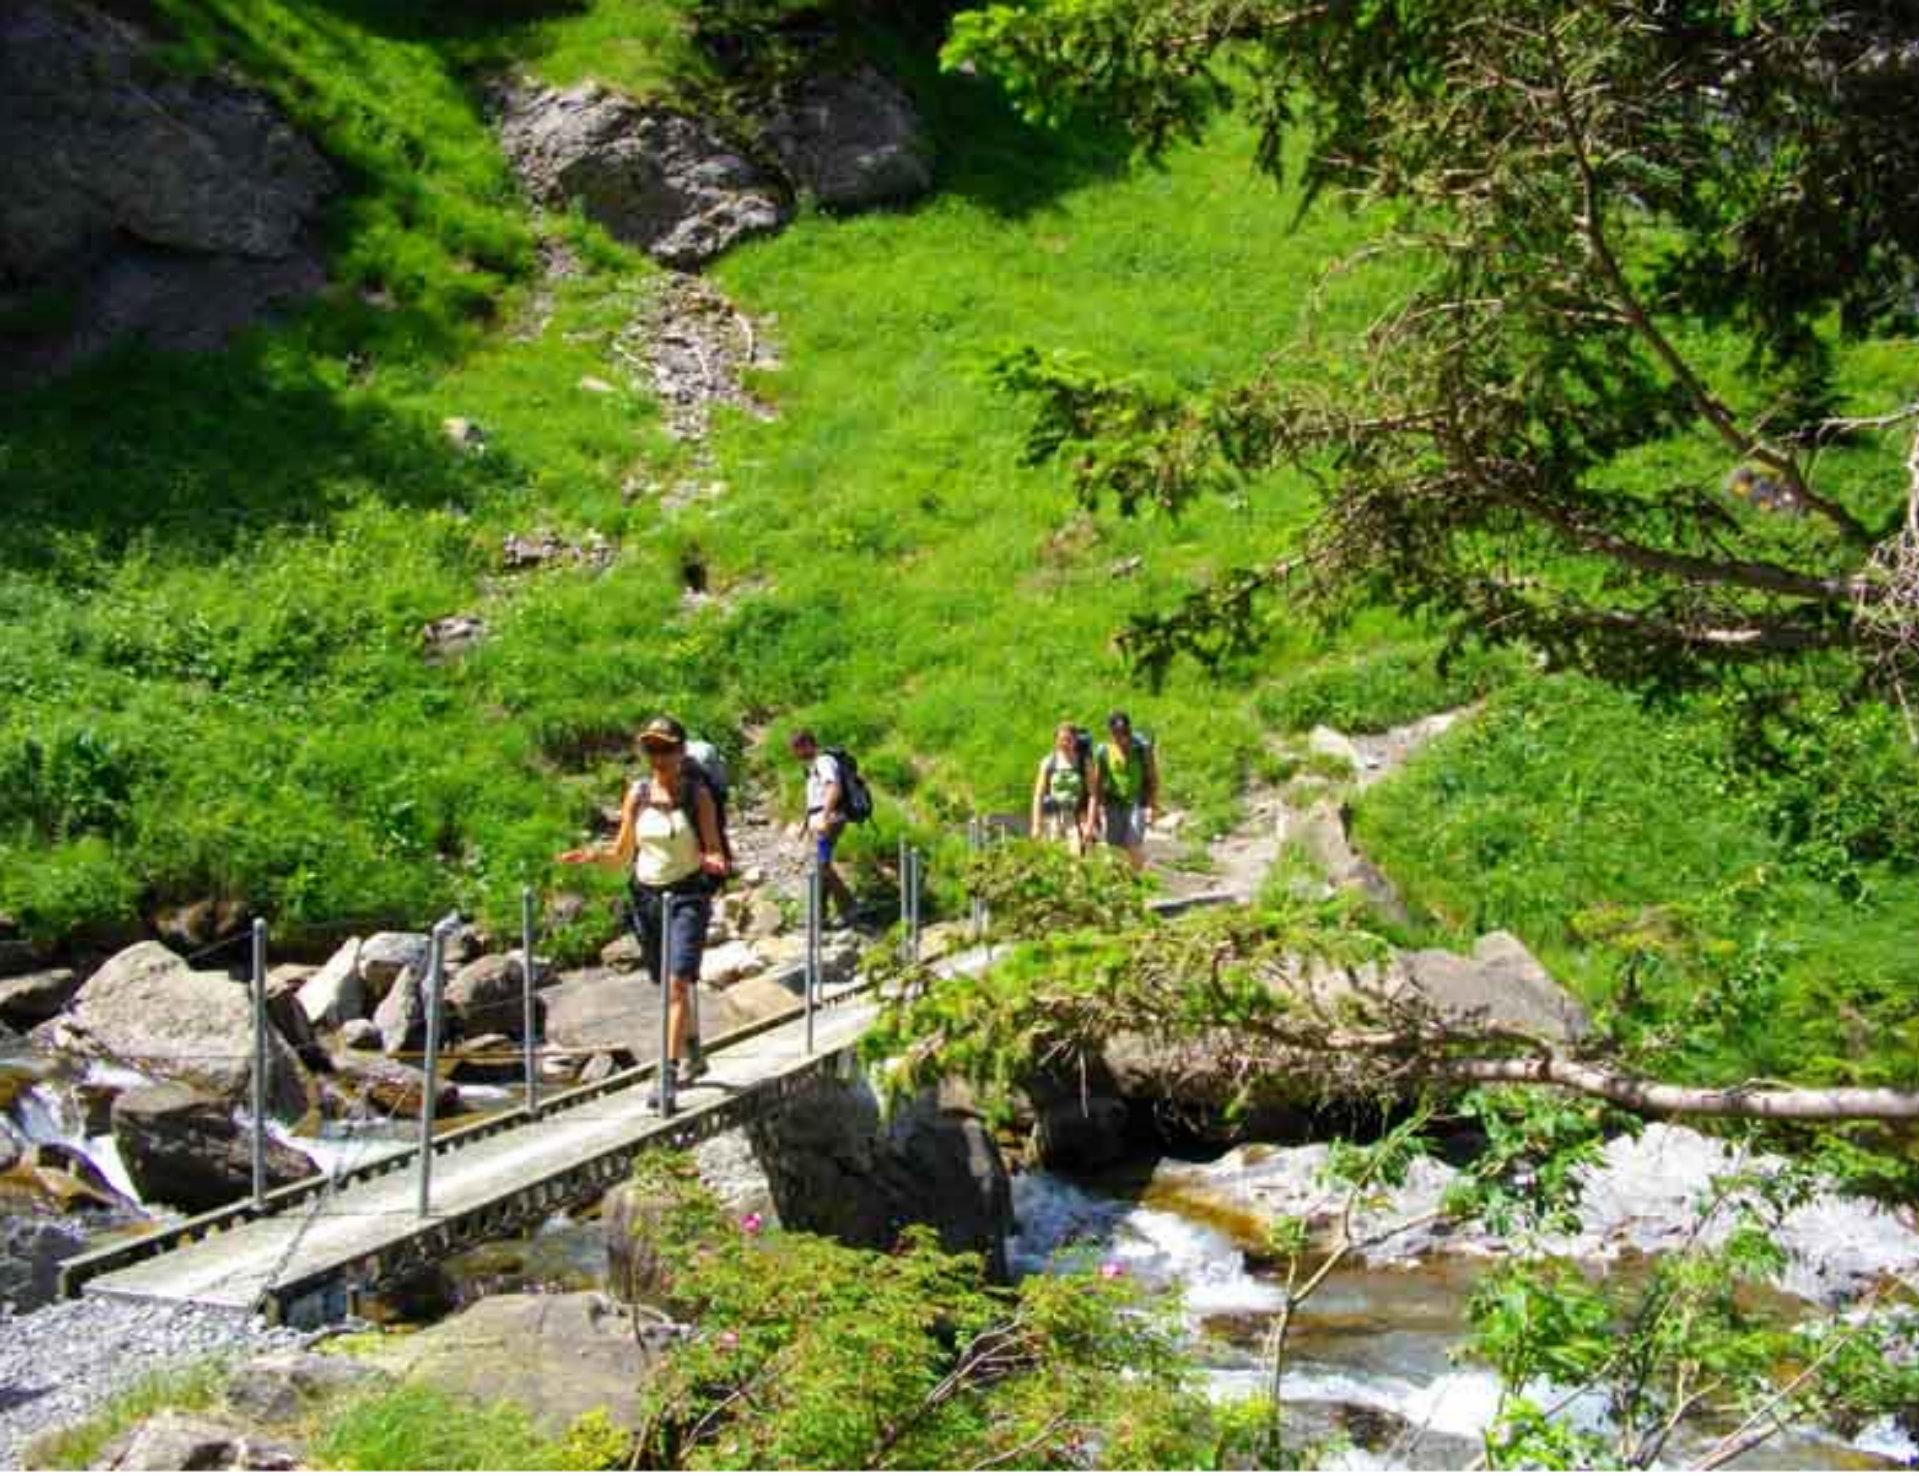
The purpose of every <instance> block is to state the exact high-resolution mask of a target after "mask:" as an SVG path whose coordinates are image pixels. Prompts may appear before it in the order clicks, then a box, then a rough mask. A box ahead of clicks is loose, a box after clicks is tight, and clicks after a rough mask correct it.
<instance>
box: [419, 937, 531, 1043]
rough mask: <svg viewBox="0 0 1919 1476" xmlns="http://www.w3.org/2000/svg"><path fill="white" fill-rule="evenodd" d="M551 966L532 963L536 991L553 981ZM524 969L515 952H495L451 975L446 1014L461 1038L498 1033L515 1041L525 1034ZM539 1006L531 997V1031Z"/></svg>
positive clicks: (447, 991) (447, 988)
mask: <svg viewBox="0 0 1919 1476" xmlns="http://www.w3.org/2000/svg"><path fill="white" fill-rule="evenodd" d="M554 977H555V975H554V971H553V965H552V963H551V962H550V961H549V960H547V959H543V958H539V957H535V958H534V960H533V987H534V989H536V990H538V989H540V988H542V987H544V986H545V985H547V984H548V983H550V982H552V980H553V979H554ZM524 979H525V970H524V969H522V968H521V966H520V955H519V954H517V953H496V954H492V955H490V956H489V957H486V958H481V959H475V960H474V961H473V962H472V963H470V964H467V965H466V966H465V967H464V968H462V969H461V970H460V971H459V972H458V973H457V974H455V975H454V976H453V979H452V982H451V983H449V984H448V985H447V986H446V1009H447V1015H448V1018H449V1019H450V1020H452V1021H453V1022H454V1023H455V1024H456V1025H457V1026H458V1028H459V1033H460V1034H462V1035H486V1034H499V1035H510V1036H512V1037H513V1039H515V1040H518V1039H520V1038H521V1036H522V1035H524V1034H525V1024H526V999H525V985H524V983H523V980H524ZM541 1008H542V1005H541V1001H540V997H539V995H537V994H535V995H534V998H533V1024H534V1029H536V1030H537V1029H538V1028H539V1021H540V1011H541Z"/></svg>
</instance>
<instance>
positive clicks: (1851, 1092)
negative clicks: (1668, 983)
mask: <svg viewBox="0 0 1919 1476" xmlns="http://www.w3.org/2000/svg"><path fill="white" fill-rule="evenodd" d="M1439 1068H1440V1074H1442V1075H1445V1076H1450V1077H1453V1078H1456V1079H1458V1080H1462V1081H1484V1082H1498V1081H1504V1082H1519V1083H1527V1084H1531V1085H1535V1086H1554V1087H1563V1088H1565V1089H1566V1090H1567V1091H1574V1092H1579V1093H1582V1094H1583V1095H1586V1096H1589V1097H1602V1098H1604V1099H1605V1100H1606V1101H1608V1102H1611V1103H1613V1104H1614V1105H1615V1106H1619V1107H1626V1108H1630V1109H1631V1110H1633V1111H1635V1112H1649V1113H1657V1114H1661V1115H1671V1116H1679V1117H1753V1118H1762V1117H1763V1118H1777V1119H1781V1120H1785V1121H1791V1122H1843V1121H1848V1120H1854V1119H1857V1120H1860V1121H1876V1122H1903V1121H1909V1120H1912V1119H1914V1118H1919V1092H1902V1091H1895V1090H1893V1089H1892V1088H1890V1087H1757V1086H1736V1087H1688V1086H1677V1085H1675V1084H1674V1083H1672V1082H1665V1081H1651V1080H1648V1079H1647V1078H1645V1077H1642V1076H1631V1075H1628V1074H1627V1073H1625V1072H1623V1071H1614V1070H1610V1069H1608V1068H1607V1067H1604V1066H1593V1065H1589V1064H1587V1063H1585V1062H1582V1061H1562V1060H1559V1059H1557V1058H1555V1057H1551V1056H1543V1057H1533V1058H1515V1059H1506V1060H1498V1059H1493V1060H1488V1059H1473V1058H1467V1059H1463V1060H1449V1061H1445V1062H1443V1063H1439Z"/></svg>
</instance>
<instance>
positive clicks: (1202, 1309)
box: [1010, 1127, 1919, 1469]
mask: <svg viewBox="0 0 1919 1476" xmlns="http://www.w3.org/2000/svg"><path fill="white" fill-rule="evenodd" d="M1726 1152H1727V1150H1726V1149H1725V1148H1724V1146H1723V1145H1722V1144H1720V1143H1719V1142H1717V1141H1716V1140H1713V1139H1709V1138H1705V1137H1703V1136H1702V1135H1700V1134H1697V1133H1693V1132H1691V1131H1690V1130H1688V1129H1683V1128H1670V1127H1655V1128H1650V1129H1648V1130H1647V1132H1646V1133H1645V1134H1643V1135H1642V1136H1641V1137H1640V1138H1639V1139H1637V1140H1627V1139H1622V1140H1620V1141H1619V1142H1618V1143H1616V1144H1615V1145H1613V1146H1612V1147H1611V1148H1610V1149H1609V1151H1608V1153H1607V1155H1606V1158H1605V1160H1604V1162H1603V1163H1602V1165H1601V1166H1600V1167H1599V1168H1598V1170H1597V1171H1596V1172H1595V1173H1594V1174H1593V1175H1592V1176H1591V1179H1590V1181H1589V1186H1588V1191H1587V1195H1586V1199H1585V1201H1584V1207H1583V1217H1584V1228H1583V1229H1582V1231H1581V1232H1580V1233H1579V1234H1578V1235H1576V1236H1570V1237H1567V1238H1565V1239H1564V1240H1563V1241H1562V1242H1561V1243H1560V1244H1559V1245H1557V1246H1556V1247H1555V1249H1557V1250H1559V1251H1560V1252H1561V1253H1563V1254H1567V1255H1572V1256H1575V1257H1577V1258H1579V1259H1580V1260H1582V1261H1584V1262H1586V1263H1588V1264H1590V1265H1592V1266H1593V1267H1594V1270H1595V1274H1597V1275H1609V1276H1622V1277H1628V1278H1630V1277H1633V1276H1636V1275H1643V1274H1644V1268H1645V1265H1646V1263H1647V1260H1648V1258H1649V1257H1653V1256H1656V1255H1658V1254H1659V1253H1661V1252H1662V1251H1664V1250H1668V1249H1671V1248H1673V1246H1674V1245H1675V1244H1677V1243H1678V1241H1679V1240H1680V1239H1681V1238H1682V1237H1683V1236H1684V1235H1685V1234H1686V1232H1687V1230H1688V1228H1689V1226H1690V1221H1691V1206H1692V1204H1693V1201H1694V1199H1695V1198H1696V1196H1697V1195H1698V1194H1699V1192H1700V1191H1701V1189H1702V1188H1703V1187H1704V1186H1705V1184H1706V1183H1707V1182H1708V1180H1709V1178H1710V1176H1711V1175H1712V1174H1713V1173H1719V1172H1724V1171H1725V1169H1726V1168H1727V1167H1729V1166H1730V1165H1729V1163H1728V1161H1727V1159H1726V1156H1725V1155H1726ZM1325 1159H1326V1150H1325V1148H1324V1147H1323V1146H1322V1145H1307V1146H1304V1147H1294V1148H1269V1147H1264V1146H1249V1147H1245V1148H1240V1149H1236V1150H1234V1151H1233V1152H1232V1153H1229V1154H1227V1155H1225V1156H1223V1157H1222V1158H1219V1159H1216V1160H1214V1161H1212V1162H1210V1163H1185V1162H1180V1161H1177V1160H1172V1159H1167V1160H1162V1161H1160V1162H1159V1163H1158V1164H1157V1165H1155V1166H1153V1168H1152V1171H1151V1173H1150V1176H1148V1177H1144V1178H1143V1179H1142V1175H1141V1174H1140V1173H1139V1172H1137V1171H1134V1172H1131V1173H1128V1174H1123V1175H1119V1176H1116V1177H1113V1178H1109V1179H1105V1180H1102V1181H1101V1182H1100V1183H1098V1184H1085V1183H1073V1182H1069V1181H1067V1180H1064V1179H1061V1178H1058V1177H1055V1176H1053V1175H1049V1174H1044V1173H1034V1174H1026V1175H1022V1176H1021V1177H1019V1178H1017V1179H1016V1180H1015V1181H1014V1214H1015V1219H1016V1222H1017V1233H1016V1235H1015V1238H1014V1240H1013V1242H1012V1244H1011V1246H1010V1251H1011V1255H1012V1260H1013V1264H1014V1267H1015V1269H1016V1270H1017V1271H1019V1272H1022V1273H1025V1274H1035V1273H1044V1272H1046V1271H1049V1270H1053V1269H1059V1268H1066V1267H1075V1268H1083V1267H1089V1266H1094V1265H1098V1266H1103V1267H1105V1268H1106V1269H1107V1272H1108V1274H1114V1273H1119V1274H1125V1275H1128V1276H1132V1277H1136V1278H1137V1279H1138V1280H1139V1281H1140V1282H1141V1283H1142V1284H1143V1285H1144V1286H1146V1287H1149V1288H1152V1289H1154V1290H1163V1291H1168V1292H1173V1293H1176V1294H1177V1295H1178V1298H1179V1305H1180V1306H1181V1308H1182V1310H1183V1315H1184V1318H1185V1320H1186V1323H1187V1325H1188V1327H1189V1329H1190V1333H1191V1336H1192V1338H1193V1347H1194V1351H1195V1353H1196V1354H1197V1356H1198V1357H1199V1359H1200V1361H1201V1362H1202V1364H1203V1365H1204V1366H1205V1368H1206V1369H1207V1370H1208V1377H1209V1379H1210V1382H1211V1385H1212V1387H1213V1389H1214V1390H1215V1392H1216V1393H1217V1394H1218V1395H1219V1396H1221V1397H1233V1396H1245V1395H1252V1394H1257V1393H1261V1392H1263V1391H1264V1390H1265V1389H1266V1388H1267V1383H1268V1377H1269V1376H1268V1374H1267V1372H1266V1370H1265V1369H1264V1368H1263V1367H1262V1365H1261V1357H1260V1349H1261V1347H1262V1344H1263V1340H1264V1337H1265V1335H1266V1331H1267V1329H1268V1328H1269V1327H1270V1325H1271V1319H1272V1315H1273V1313H1274V1312H1275V1310H1276V1309H1277V1308H1278V1307H1279V1305H1280V1303H1281V1289H1280V1287H1281V1284H1280V1280H1279V1273H1278V1272H1277V1270H1276V1269H1275V1268H1273V1267H1272V1266H1270V1265H1268V1264H1266V1263H1264V1262H1262V1260H1261V1259H1260V1256H1259V1254H1258V1252H1257V1249H1256V1248H1257V1246H1258V1245H1259V1244H1260V1234H1261V1231H1262V1230H1263V1227H1264V1226H1265V1225H1266V1224H1268V1223H1270V1222H1271V1220H1272V1219H1273V1218H1275V1217H1277V1216H1279V1215H1282V1214H1306V1215H1311V1214H1312V1213H1313V1212H1314V1211H1315V1210H1316V1209H1318V1210H1324V1209H1325V1208H1327V1207H1328V1206H1329V1205H1330V1203H1331V1202H1332V1199H1333V1195H1332V1193H1331V1192H1330V1191H1329V1190H1327V1189H1326V1188H1325V1187H1324V1186H1323V1185H1322V1184H1321V1183H1320V1181H1319V1174H1320V1170H1321V1169H1322V1167H1323V1165H1324V1163H1325ZM1761 1166H1762V1167H1764V1166H1765V1165H1763V1164H1762V1165H1761ZM1451 1174H1452V1171H1451V1170H1450V1169H1448V1168H1447V1167H1446V1166H1445V1165H1444V1164H1441V1163H1438V1162H1437V1161H1426V1162H1422V1163H1420V1164H1418V1165H1416V1167H1415V1170H1414V1172H1413V1174H1412V1175H1411V1176H1410V1177H1409V1180H1408V1182H1407V1184H1406V1186H1405V1187H1404V1188H1403V1189H1402V1190H1401V1191H1400V1192H1399V1193H1398V1194H1397V1195H1396V1196H1395V1202H1394V1203H1393V1204H1390V1205H1388V1206H1385V1207H1383V1209H1381V1210H1380V1211H1377V1212H1374V1213H1373V1214H1371V1216H1370V1221H1371V1223H1372V1224H1373V1225H1374V1226H1377V1227H1380V1228H1383V1227H1385V1226H1387V1225H1391V1224H1397V1223H1399V1222H1400V1221H1401V1220H1403V1219H1405V1218H1408V1217H1410V1216H1412V1215H1417V1214H1420V1213H1422V1212H1423V1211H1425V1210H1429V1209H1431V1208H1434V1207H1435V1206H1436V1205H1437V1203H1438V1200H1439V1196H1440V1195H1441V1194H1443V1192H1444V1188H1445V1185H1446V1182H1447V1181H1448V1180H1449V1179H1450V1177H1451ZM1717 1233H1719V1232H1713V1234H1717ZM1708 1238H1712V1236H1711V1235H1709V1236H1708ZM1780 1239H1781V1241H1782V1242H1783V1244H1784V1245H1785V1246H1786V1248H1787V1250H1788V1252H1789V1258H1788V1265H1787V1267H1786V1269H1785V1271H1784V1273H1783V1274H1782V1276H1781V1278H1780V1281H1779V1285H1778V1287H1777V1288H1776V1289H1775V1290H1774V1292H1773V1293H1772V1295H1773V1296H1775V1297H1776V1298H1777V1299H1778V1301H1779V1303H1780V1304H1781V1305H1782V1306H1787V1307H1793V1306H1797V1307H1802V1308H1804V1309H1805V1310H1807V1311H1808V1312H1810V1311H1812V1310H1813V1307H1814V1305H1815V1304H1824V1305H1834V1304H1836V1303H1838V1302H1839V1301H1840V1300H1842V1299H1844V1298H1847V1297H1850V1296H1853V1295H1856V1294H1857V1293H1858V1292H1859V1291H1861V1290H1863V1289H1864V1288H1865V1287H1866V1286H1868V1285H1870V1284H1872V1283H1873V1282H1875V1281H1878V1280H1880V1279H1881V1278H1885V1277H1896V1278H1900V1279H1907V1278H1910V1277H1912V1276H1914V1275H1915V1274H1919V1231H1916V1230H1915V1229H1914V1228H1913V1226H1912V1225H1911V1224H1910V1223H1909V1222H1908V1221H1907V1220H1906V1219H1904V1218H1902V1217H1900V1216H1898V1215H1895V1214H1893V1213H1891V1212H1889V1211H1887V1210H1885V1209H1884V1208H1883V1207H1882V1206H1880V1205H1877V1204H1875V1203H1873V1202H1871V1201H1867V1200H1864V1199H1859V1198H1855V1197H1850V1196H1846V1195H1842V1194H1838V1193H1835V1192H1832V1191H1830V1190H1828V1191H1825V1192H1821V1193H1818V1194H1816V1195H1814V1196H1812V1197H1811V1198H1810V1199H1809V1200H1808V1201H1807V1202H1806V1203H1805V1204H1804V1205H1802V1206H1801V1207H1800V1208H1799V1209H1798V1210H1796V1211H1795V1212H1794V1213H1793V1214H1792V1215H1790V1216H1788V1218H1787V1220H1786V1221H1785V1224H1784V1226H1783V1228H1782V1231H1781V1234H1780ZM1249 1247H1250V1248H1253V1249H1252V1251H1251V1253H1249ZM1506 1248H1507V1247H1506V1246H1505V1244H1504V1243H1503V1242H1501V1241H1499V1240H1498V1239H1497V1238H1495V1237H1491V1236H1487V1235H1484V1234H1474V1233H1468V1232H1461V1231H1454V1230H1449V1229H1448V1228H1447V1227H1446V1226H1445V1225H1444V1223H1443V1222H1441V1223H1440V1224H1439V1225H1437V1226H1433V1227H1429V1228H1425V1229H1422V1230H1420V1231H1418V1232H1415V1233H1409V1234H1406V1235H1402V1236H1397V1237H1394V1238H1393V1239H1392V1240H1390V1241H1388V1242H1386V1243H1385V1244H1384V1245H1383V1246H1381V1247H1380V1248H1379V1250H1378V1251H1376V1252H1375V1253H1374V1254H1373V1255H1372V1257H1371V1258H1370V1259H1369V1260H1366V1261H1364V1262H1351V1263H1348V1264H1347V1265H1346V1266H1344V1267H1342V1268H1341V1269H1340V1270H1339V1271H1337V1272H1336V1273H1335V1274H1334V1275H1333V1276H1331V1277H1330V1278H1329V1279H1328V1280H1327V1282H1326V1283H1325V1284H1324V1286H1323V1287H1322V1288H1321V1289H1320V1290H1319V1291H1318V1292H1317V1293H1316V1294H1315V1295H1314V1297H1313V1298H1312V1300H1311V1301H1310V1302H1308V1303H1307V1304H1306V1305H1305V1307H1304V1308H1303V1309H1302V1310H1301V1312H1300V1314H1299V1316H1298V1318H1297V1319H1296V1321H1295V1324H1294V1327H1293V1329H1292V1334H1291V1337H1290V1340H1289V1350H1290V1351H1289V1358H1288V1363H1287V1368H1286V1373H1285V1380H1284V1385H1283V1390H1282V1393H1283V1397H1284V1401H1285V1404H1286V1408H1287V1411H1288V1416H1289V1422H1290V1427H1291V1429H1292V1431H1293V1435H1294V1438H1295V1440H1296V1441H1307V1440H1315V1439H1319V1438H1322V1437H1326V1436H1333V1437H1335V1438H1336V1439H1339V1440H1341V1441H1343V1442H1345V1448H1344V1449H1343V1450H1341V1451H1340V1452H1339V1453H1338V1454H1337V1455H1335V1456H1334V1457H1332V1458H1331V1459H1332V1463H1333V1464H1335V1465H1339V1466H1342V1467H1345V1468H1348V1469H1376V1468H1379V1467H1381V1466H1383V1465H1384V1466H1404V1467H1413V1468H1430V1469H1447V1468H1457V1467H1460V1466H1463V1465H1465V1464H1467V1463H1469V1462H1470V1461H1472V1460H1473V1459H1474V1457H1475V1456H1477V1455H1478V1454H1479V1452H1480V1450H1481V1436H1482V1434H1483V1432H1484V1431H1485V1429H1486V1427H1487V1425H1488V1423H1489V1422H1490V1421H1491V1420H1492V1419H1493V1418H1494V1414H1495V1411H1496V1408H1497V1405H1498V1398H1499V1384H1498V1380H1497V1378H1496V1377H1495V1376H1494V1374H1493V1373H1492V1371H1491V1370H1490V1369H1487V1368H1485V1367H1483V1366H1480V1365H1477V1364H1475V1363H1474V1362H1473V1360H1472V1359H1471V1358H1470V1357H1467V1356H1465V1355H1464V1354H1463V1352H1462V1351H1461V1350H1462V1347H1463V1345H1464V1343H1465V1342H1466V1340H1467V1335H1468V1332H1469V1328H1468V1325H1467V1320H1466V1312H1465V1309H1466V1301H1467V1298H1468V1296H1469V1295H1470V1293H1471V1290H1472V1287H1473V1284H1474V1282H1475V1281H1476V1280H1477V1279H1478V1277H1479V1276H1480V1275H1481V1274H1482V1273H1483V1272H1484V1271H1485V1269H1486V1268H1487V1266H1488V1265H1489V1264H1490V1263H1491V1261H1492V1259H1493V1258H1494V1257H1497V1256H1499V1255H1501V1254H1503V1253H1504V1252H1505V1250H1506ZM1528 1392H1529V1393H1530V1394H1532V1395H1534V1396H1535V1397H1541V1398H1543V1399H1544V1400H1545V1401H1546V1402H1551V1401H1552V1400H1553V1399H1554V1398H1555V1397H1557V1395H1558V1393H1560V1392H1562V1391H1554V1390H1551V1389H1545V1388H1540V1389H1533V1390H1529V1391H1528ZM1567 1415H1568V1417H1569V1418H1570V1419H1571V1420H1572V1422H1573V1423H1574V1424H1575V1425H1577V1426H1579V1427H1581V1428H1584V1429H1586V1430H1589V1431H1592V1432H1595V1433H1597V1432H1603V1431H1604V1430H1605V1428H1606V1410H1605V1408H1604V1404H1603V1401H1602V1400H1600V1399H1599V1398H1598V1397H1596V1396H1591V1395H1588V1396H1582V1397H1580V1398H1578V1399H1575V1400H1574V1401H1573V1402H1572V1403H1571V1404H1570V1405H1569V1407H1568V1409H1567ZM1723 1433H1725V1432H1724V1431H1723V1430H1719V1431H1712V1430H1700V1431H1696V1432H1692V1433H1691V1434H1690V1436H1689V1437H1687V1438H1685V1439H1682V1440H1681V1441H1679V1442H1676V1443H1675V1446H1674V1448H1673V1450H1672V1451H1671V1453H1670V1455H1671V1459H1673V1460H1674V1462H1675V1463H1683V1457H1684V1456H1685V1455H1686V1454H1687V1453H1689V1452H1696V1451H1697V1450H1699V1449H1701V1448H1703V1446H1704V1445H1705V1444H1706V1443H1709V1441H1710V1440H1711V1439H1712V1438H1714V1437H1716V1436H1717V1435H1720V1434H1723ZM1914 1462H1919V1444H1915V1442H1914V1441H1913V1439H1912V1438H1911V1437H1910V1436H1909V1435H1908V1434H1907V1433H1906V1432H1905V1431H1904V1430H1903V1429H1901V1428H1899V1427H1897V1426H1896V1425H1894V1423H1893V1422H1892V1421H1890V1420H1887V1421H1881V1422H1880V1423H1879V1424H1877V1425H1875V1426H1873V1427H1872V1428H1870V1429H1868V1430H1865V1431H1863V1432H1860V1433H1858V1434H1856V1435H1854V1436H1853V1437H1852V1438H1850V1439H1845V1438H1842V1437H1840V1436H1838V1435H1836V1434H1830V1433H1827V1432H1821V1431H1815V1430H1807V1431H1797V1432H1793V1433H1792V1434H1790V1435H1788V1436H1784V1437H1781V1438H1779V1439H1778V1440H1775V1441H1774V1442H1772V1443H1771V1444H1769V1445H1767V1446H1763V1447H1761V1448H1760V1449H1759V1450H1758V1451H1755V1452H1753V1453H1751V1454H1750V1455H1749V1456H1747V1457H1745V1458H1743V1459H1742V1460H1741V1462H1740V1463H1739V1464H1741V1465H1743V1466H1746V1467H1752V1468H1758V1467H1764V1466H1773V1465H1778V1466H1785V1467H1794V1468H1798V1467H1820V1468H1827V1469H1843V1468H1859V1469H1867V1468H1878V1467H1888V1466H1898V1465H1907V1464H1912V1463H1914Z"/></svg>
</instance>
